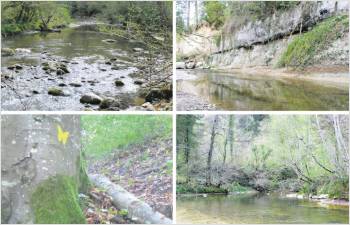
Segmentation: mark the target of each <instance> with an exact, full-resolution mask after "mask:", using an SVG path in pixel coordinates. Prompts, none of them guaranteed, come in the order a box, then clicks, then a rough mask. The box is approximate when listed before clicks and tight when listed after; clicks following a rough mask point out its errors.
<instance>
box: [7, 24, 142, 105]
mask: <svg viewBox="0 0 350 225" xmlns="http://www.w3.org/2000/svg"><path fill="white" fill-rule="evenodd" d="M105 39H114V40H115V42H112V43H108V42H105V41H104V40H105ZM136 47H142V45H141V44H139V43H135V42H131V41H128V40H125V39H121V38H117V37H114V36H110V35H107V34H103V33H99V32H94V31H90V30H89V29H83V27H79V28H74V29H73V28H67V29H64V30H62V32H60V33H34V34H22V35H16V36H12V37H7V38H3V39H2V48H12V49H19V51H18V52H17V53H16V54H15V55H14V56H7V57H2V60H1V70H2V73H3V74H7V75H8V76H10V77H12V78H13V80H3V84H2V95H1V100H2V109H3V110H87V109H90V110H91V109H95V108H96V107H97V106H93V105H84V104H81V103H80V102H79V99H80V97H81V96H82V95H83V94H85V93H89V92H94V93H96V94H98V95H102V96H105V97H115V96H123V98H126V99H128V101H129V103H130V104H131V105H138V104H140V102H142V101H141V100H140V99H139V98H138V97H136V91H137V89H138V88H139V86H138V85H135V84H134V80H133V78H131V77H129V76H128V75H129V74H130V73H132V72H135V71H137V68H136V67H134V65H135V64H137V63H138V62H139V58H142V56H141V55H140V54H139V53H136V52H134V51H133V48H136ZM21 49H25V50H24V51H23V50H21ZM28 50H30V52H29V51H28ZM137 54H138V55H137ZM111 58H117V60H118V66H119V67H120V68H119V69H111V68H112V65H107V64H106V61H108V60H109V59H111ZM61 60H63V61H66V62H67V64H66V65H67V68H68V69H69V71H70V73H68V74H64V75H63V76H57V75H56V74H54V73H53V74H47V73H45V71H44V70H43V69H42V66H41V64H42V63H44V62H50V61H51V62H52V61H56V62H59V61H61ZM13 64H20V65H21V66H23V69H22V70H18V71H13V70H9V69H7V67H8V66H11V65H13ZM115 79H122V81H123V82H124V83H125V85H124V86H122V87H116V86H115V84H114V80H115ZM70 83H80V84H81V86H80V87H76V86H70V85H69V84H70ZM58 86H60V87H61V89H63V90H64V92H65V93H66V94H67V95H66V96H51V95H48V88H49V87H58ZM33 92H34V93H35V94H33Z"/></svg>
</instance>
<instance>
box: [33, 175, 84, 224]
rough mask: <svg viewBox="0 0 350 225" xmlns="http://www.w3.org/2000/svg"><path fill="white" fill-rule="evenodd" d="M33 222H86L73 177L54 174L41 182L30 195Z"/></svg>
mask: <svg viewBox="0 0 350 225" xmlns="http://www.w3.org/2000/svg"><path fill="white" fill-rule="evenodd" d="M31 205H32V209H33V211H34V216H35V223H40V224H48V223H50V224H82V223H86V220H85V217H84V214H83V212H82V210H81V208H80V206H79V201H78V189H77V185H76V182H75V180H74V178H72V177H69V176H63V175H56V176H53V177H50V178H49V179H47V180H45V181H43V182H41V183H40V184H39V185H38V186H37V187H36V189H35V190H34V192H33V194H32V197H31Z"/></svg>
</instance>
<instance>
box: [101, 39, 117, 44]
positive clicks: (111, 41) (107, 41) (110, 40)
mask: <svg viewBox="0 0 350 225" xmlns="http://www.w3.org/2000/svg"><path fill="white" fill-rule="evenodd" d="M102 41H103V42H106V43H114V42H116V40H114V39H105V40H102Z"/></svg>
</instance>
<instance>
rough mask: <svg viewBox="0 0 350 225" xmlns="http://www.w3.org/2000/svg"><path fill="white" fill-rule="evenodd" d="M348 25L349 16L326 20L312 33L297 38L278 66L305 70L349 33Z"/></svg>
mask: <svg viewBox="0 0 350 225" xmlns="http://www.w3.org/2000/svg"><path fill="white" fill-rule="evenodd" d="M348 24H349V17H348V16H347V15H342V16H334V17H331V18H328V19H326V20H324V21H323V22H321V23H320V24H318V25H317V26H316V27H315V28H314V29H312V30H311V31H309V32H306V33H304V34H302V35H300V36H298V37H296V38H295V39H294V40H293V41H292V42H291V43H290V44H289V45H288V47H287V49H286V51H285V52H284V53H283V54H282V56H281V58H280V60H279V62H278V64H277V66H279V67H288V66H291V67H295V68H303V67H305V66H307V65H310V64H311V63H312V60H313V59H314V56H315V55H317V54H318V53H319V52H320V51H322V50H323V49H325V48H326V47H327V45H329V44H331V42H332V41H334V40H336V39H338V38H340V37H341V36H343V35H344V34H345V33H346V32H348V30H349V28H348V26H349V25H348Z"/></svg>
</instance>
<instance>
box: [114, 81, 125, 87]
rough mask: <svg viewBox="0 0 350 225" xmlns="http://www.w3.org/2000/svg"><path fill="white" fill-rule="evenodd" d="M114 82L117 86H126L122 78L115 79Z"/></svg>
mask: <svg viewBox="0 0 350 225" xmlns="http://www.w3.org/2000/svg"><path fill="white" fill-rule="evenodd" d="M114 84H115V86H117V87H121V86H124V85H125V84H124V82H123V81H121V80H115V81H114Z"/></svg>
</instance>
